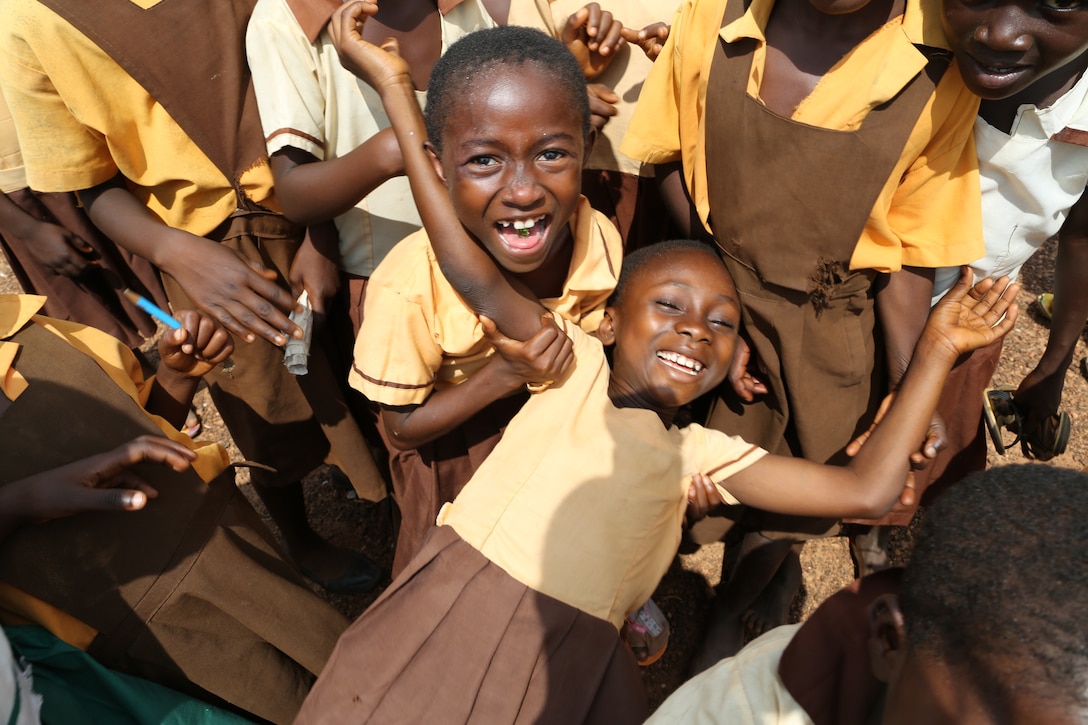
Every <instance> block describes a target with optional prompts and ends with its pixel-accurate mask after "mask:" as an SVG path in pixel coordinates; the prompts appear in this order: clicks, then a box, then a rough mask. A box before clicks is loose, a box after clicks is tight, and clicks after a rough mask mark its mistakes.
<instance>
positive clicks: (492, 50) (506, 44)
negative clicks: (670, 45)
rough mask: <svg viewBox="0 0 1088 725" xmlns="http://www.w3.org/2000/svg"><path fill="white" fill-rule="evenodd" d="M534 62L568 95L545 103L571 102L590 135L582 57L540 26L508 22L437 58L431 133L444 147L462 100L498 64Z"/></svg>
mask: <svg viewBox="0 0 1088 725" xmlns="http://www.w3.org/2000/svg"><path fill="white" fill-rule="evenodd" d="M529 63H531V64H533V65H534V66H536V68H537V69H539V70H540V71H542V72H543V73H545V74H546V75H547V76H549V77H550V78H552V79H553V80H555V81H556V83H558V84H559V85H560V86H561V87H562V88H563V89H564V91H565V93H564V95H565V96H566V97H565V98H541V99H540V103H541V105H544V104H553V103H567V104H569V105H570V106H571V107H572V108H574V109H575V110H576V111H578V113H579V114H580V115H581V117H582V135H583V136H584V137H586V138H588V137H589V95H588V94H587V93H586V79H585V76H584V75H583V74H582V69H581V67H580V66H579V65H578V61H577V60H575V59H574V56H573V55H571V54H570V51H569V50H567V48H566V46H564V45H563V44H562V43H560V42H559V41H558V40H556V39H555V38H552V37H550V36H548V35H545V34H544V33H542V32H540V31H539V30H534V29H532V28H523V27H518V26H516V25H505V26H499V27H496V28H488V29H487V30H477V31H476V32H474V33H469V34H468V35H466V36H465V37H463V38H461V39H460V40H458V41H457V42H455V43H454V44H453V45H451V46H450V47H449V48H448V49H447V50H446V52H445V53H444V54H443V55H442V57H441V58H439V59H438V62H437V63H435V66H434V69H433V70H432V71H431V79H430V81H429V82H428V84H427V109H426V111H425V113H424V116H425V118H426V122H427V137H428V139H429V140H430V142H431V143H432V144H433V145H434V146H435V148H437V149H439V150H441V148H442V132H443V131H444V130H445V128H446V126H447V125H448V123H449V117H450V115H451V114H452V113H453V108H454V105H455V104H456V103H458V102H459V101H461V100H463V99H464V98H466V97H468V96H469V95H470V93H471V92H472V87H473V86H474V85H475V84H476V82H477V80H479V79H480V78H481V77H482V76H485V75H487V74H488V73H490V72H492V71H493V70H495V69H496V68H500V67H504V66H519V65H526V64H529Z"/></svg>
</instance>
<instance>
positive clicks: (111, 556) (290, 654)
mask: <svg viewBox="0 0 1088 725" xmlns="http://www.w3.org/2000/svg"><path fill="white" fill-rule="evenodd" d="M10 340H11V341H13V342H17V343H19V344H20V345H21V348H20V350H19V352H18V357H17V358H16V362H15V364H16V368H17V369H18V371H19V372H20V373H21V374H22V375H23V377H25V378H26V380H27V382H28V387H27V389H26V390H25V391H24V392H23V393H22V394H21V395H20V396H19V397H18V398H17V399H16V400H15V401H13V402H11V403H10V405H9V407H7V408H6V409H5V410H4V411H3V412H2V414H0V459H2V460H3V461H4V467H3V470H2V471H0V485H4V484H6V483H10V482H12V481H17V480H20V479H22V478H24V477H26V476H29V475H32V474H35V473H39V472H41V471H46V470H49V469H52V468H55V467H58V466H62V465H65V464H67V463H70V462H72V461H76V460H79V459H81V458H84V457H86V456H90V455H94V454H97V453H101V452H103V451H107V450H111V449H113V448H115V447H117V446H118V445H121V444H122V443H124V442H126V441H128V440H131V439H132V438H134V437H136V436H139V435H149V434H150V435H161V431H160V430H159V428H158V427H157V426H156V425H155V424H154V423H153V422H152V421H151V419H150V418H149V417H148V415H147V413H146V412H145V411H144V410H143V409H142V408H140V406H139V405H138V404H137V403H136V402H135V401H134V400H132V398H131V397H129V396H128V395H127V394H126V393H124V392H123V391H122V390H121V389H120V388H118V387H117V386H116V385H115V384H114V383H113V381H112V380H111V379H110V378H109V376H108V375H107V374H106V373H105V371H104V370H103V369H102V368H101V367H99V366H98V364H97V363H96V362H95V361H94V360H93V359H92V358H91V357H89V356H87V355H84V354H83V353H81V352H79V351H78V350H76V349H75V348H74V347H72V346H71V345H69V344H68V343H67V342H65V341H64V340H63V339H61V338H60V337H58V336H56V335H54V334H53V333H51V332H49V331H48V330H45V329H44V328H42V327H40V326H38V325H37V324H34V323H30V324H28V325H27V326H26V327H24V328H23V329H22V330H20V331H19V332H18V333H16V334H15V335H14V336H12V337H11V338H10ZM136 470H137V471H138V472H139V473H140V474H141V475H142V476H144V478H145V479H146V480H147V481H149V483H151V485H152V486H154V487H155V488H156V490H157V491H158V492H159V496H158V498H156V499H153V500H151V501H149V502H148V505H147V507H146V508H145V509H143V510H141V511H123V512H109V513H98V512H95V513H83V514H79V515H76V516H71V517H67V518H61V519H55V520H52V521H49V522H47V523H43V524H38V525H26V526H23V527H21V528H20V529H18V530H17V531H15V532H14V533H13V534H12V535H11V536H9V537H8V538H7V539H6V540H5V541H3V542H2V543H0V580H2V581H4V582H6V583H8V584H11V585H12V586H14V587H16V588H18V589H20V590H22V591H24V592H26V593H28V594H30V595H32V596H34V597H37V598H38V599H40V600H42V601H44V602H46V603H48V604H50V605H52V606H54V607H56V608H58V609H60V610H61V611H63V612H65V613H67V614H69V615H70V616H72V617H75V618H76V619H78V620H80V621H82V622H84V623H86V624H87V625H89V626H91V627H93V628H94V629H96V630H97V631H98V635H97V636H96V637H95V639H94V640H93V641H92V642H91V645H90V647H89V649H88V653H89V654H90V655H92V656H93V657H95V658H96V659H97V660H99V661H100V662H101V663H102V664H104V665H106V666H107V667H111V668H113V669H117V670H119V671H122V672H126V673H129V674H132V675H136V676H138V677H143V678H146V679H149V680H152V681H155V682H158V683H160V684H163V685H166V686H168V687H172V688H174V689H176V690H179V691H181V692H185V693H187V694H190V695H192V696H194V697H197V698H200V699H204V700H209V701H212V702H216V703H223V702H225V703H229V704H231V705H233V706H235V707H237V708H240V709H242V710H245V711H247V712H250V713H253V714H255V715H258V716H260V717H262V718H265V719H268V720H271V721H273V722H290V721H291V719H292V718H293V717H294V714H295V712H296V711H297V709H298V707H299V706H300V704H301V703H302V700H303V698H304V697H305V696H306V693H307V692H308V690H309V687H310V685H311V684H312V682H313V680H314V677H315V676H316V673H318V672H319V671H320V669H321V667H322V666H323V665H324V663H325V660H326V659H327V657H328V655H329V653H330V652H331V651H332V648H333V646H334V644H335V642H336V639H337V637H338V636H339V635H340V633H341V631H343V629H344V628H345V627H346V626H347V621H346V620H345V619H344V617H343V616H342V615H340V614H339V613H338V612H337V611H336V610H334V609H332V607H330V606H329V605H328V604H326V603H325V602H323V601H322V600H321V599H319V598H318V597H317V596H316V595H315V594H314V593H313V592H312V591H310V589H309V588H308V587H307V586H306V585H305V584H304V583H303V581H302V579H301V578H300V576H299V575H298V574H297V573H296V572H295V571H294V570H293V569H292V567H291V566H290V565H289V564H287V563H286V562H285V561H284V560H283V559H282V558H281V557H280V555H279V554H278V553H277V549H276V546H275V544H274V542H273V540H272V537H271V535H270V534H269V532H268V531H267V529H266V528H265V527H264V525H263V524H262V523H261V522H260V519H259V518H258V517H257V514H256V513H255V512H254V511H253V509H252V508H251V507H250V506H249V504H248V503H247V502H246V500H245V498H244V497H243V496H242V494H241V493H240V492H239V491H238V489H237V488H236V487H235V485H234V477H233V472H232V471H230V470H228V471H227V472H225V473H224V474H222V475H220V476H219V477H218V478H216V479H215V480H214V481H212V482H211V483H210V484H205V483H204V482H203V481H202V480H201V479H200V478H199V477H198V476H197V475H196V474H195V473H194V472H193V471H191V470H189V471H186V472H184V473H177V472H175V471H173V470H171V469H168V468H166V467H165V466H157V465H154V464H144V465H141V466H139V467H137V469H136Z"/></svg>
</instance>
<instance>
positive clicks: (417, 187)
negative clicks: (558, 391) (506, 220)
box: [329, 0, 544, 340]
mask: <svg viewBox="0 0 1088 725" xmlns="http://www.w3.org/2000/svg"><path fill="white" fill-rule="evenodd" d="M375 12H377V6H376V5H374V4H373V3H370V2H366V1H365V0H364V1H356V2H351V3H346V4H344V5H342V6H341V7H339V8H337V9H336V11H335V12H334V13H333V17H332V19H331V20H330V21H329V32H330V35H332V36H333V40H334V42H335V44H336V48H337V51H338V52H339V53H340V59H341V62H342V63H343V64H344V67H346V68H347V69H348V70H350V71H352V72H353V73H355V74H356V75H358V76H359V77H360V78H362V79H363V80H365V81H366V82H367V83H369V84H370V85H371V86H372V87H373V88H374V89H375V90H377V91H378V93H379V94H380V95H381V98H382V104H383V105H384V106H385V112H386V115H387V116H388V117H389V121H390V123H391V124H392V126H393V131H394V133H396V136H397V141H398V143H399V144H400V148H401V154H402V155H403V157H404V168H405V171H406V172H407V174H408V181H409V183H410V184H411V187H412V197H413V198H414V199H415V202H416V206H417V207H418V208H419V215H420V217H421V218H422V219H423V226H424V227H425V228H426V229H427V235H428V236H429V237H430V240H431V246H432V247H433V248H434V252H435V256H436V257H437V258H438V262H439V264H440V265H441V267H442V273H443V274H444V275H445V276H446V279H448V280H449V282H450V284H452V285H453V287H454V289H456V290H457V291H458V293H460V295H461V296H462V298H464V300H465V302H466V303H468V305H469V307H471V308H472V309H473V310H475V311H476V312H477V313H479V314H481V315H486V316H487V317H490V318H491V319H492V320H494V321H495V323H496V324H497V325H498V328H499V329H500V330H502V331H503V332H504V333H506V334H507V335H510V336H511V337H513V338H515V339H518V340H526V339H528V338H530V337H532V335H533V334H534V333H535V332H536V331H537V330H539V329H540V315H541V314H542V313H543V312H544V308H543V307H542V306H541V305H540V303H539V301H538V300H536V299H535V297H533V296H532V295H531V294H529V293H528V292H522V291H519V290H518V289H515V287H514V285H512V284H511V282H510V280H509V279H508V278H507V277H506V275H505V273H504V271H503V270H501V269H500V268H499V267H498V265H496V264H495V262H494V260H493V259H492V258H491V257H490V255H488V254H487V252H486V251H484V249H483V248H482V247H481V246H480V245H479V244H477V243H476V242H475V241H474V240H473V239H472V238H471V237H470V236H469V235H468V233H467V232H466V231H465V229H464V227H462V226H461V222H460V220H459V219H458V218H457V213H456V211H454V208H453V203H452V202H451V201H450V198H449V192H448V190H447V189H446V187H445V186H444V185H443V183H442V180H441V179H440V178H439V176H438V173H437V171H436V169H435V166H434V163H433V161H432V158H433V152H431V151H429V150H428V149H427V147H426V146H425V145H424V144H425V141H426V138H427V133H426V129H425V127H424V123H423V114H422V112H421V111H420V110H419V104H418V103H417V102H416V99H415V88H414V84H413V83H412V79H411V76H410V74H409V71H408V64H407V63H406V62H405V61H404V60H403V59H402V58H401V57H400V56H399V55H398V54H397V48H396V43H395V42H387V43H386V44H385V45H384V47H382V48H379V47H377V46H376V45H373V44H371V43H368V42H366V41H365V40H363V36H362V27H363V24H364V23H365V21H366V18H367V17H369V16H370V15H373V14H374V13H375ZM334 26H335V29H334Z"/></svg>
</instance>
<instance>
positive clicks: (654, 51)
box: [623, 23, 672, 60]
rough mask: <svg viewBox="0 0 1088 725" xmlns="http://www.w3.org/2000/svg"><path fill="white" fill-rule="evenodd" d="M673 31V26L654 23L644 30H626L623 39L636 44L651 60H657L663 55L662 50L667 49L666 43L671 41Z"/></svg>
mask: <svg viewBox="0 0 1088 725" xmlns="http://www.w3.org/2000/svg"><path fill="white" fill-rule="evenodd" d="M671 29H672V26H671V25H669V24H668V23H654V24H653V25H647V26H646V27H645V28H643V29H642V30H635V29H634V28H624V29H623V38H624V40H626V41H627V42H628V43H634V44H635V45H637V46H639V47H640V48H642V52H643V53H645V54H646V57H647V58H649V59H650V60H657V56H659V55H661V49H662V48H664V47H665V41H666V40H668V39H669V31H670V30H671Z"/></svg>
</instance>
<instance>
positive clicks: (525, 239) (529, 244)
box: [498, 215, 548, 251]
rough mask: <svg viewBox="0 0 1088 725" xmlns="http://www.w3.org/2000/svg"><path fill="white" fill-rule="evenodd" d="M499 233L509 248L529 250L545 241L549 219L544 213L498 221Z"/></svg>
mask: <svg viewBox="0 0 1088 725" xmlns="http://www.w3.org/2000/svg"><path fill="white" fill-rule="evenodd" d="M498 227H499V235H500V236H501V237H502V241H503V243H504V244H505V245H506V247H507V248H508V249H512V250H517V251H527V250H531V249H535V248H536V247H538V246H540V245H541V244H543V243H544V238H545V236H546V235H547V232H548V220H547V217H546V216H544V215H541V216H538V217H532V218H529V219H512V220H509V221H500V222H498Z"/></svg>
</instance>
